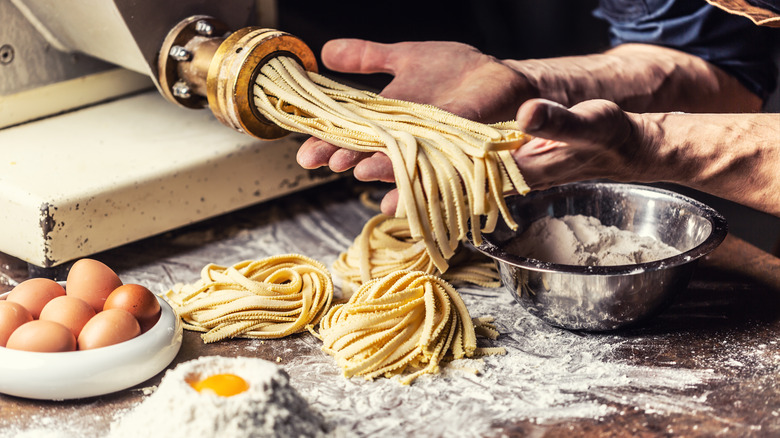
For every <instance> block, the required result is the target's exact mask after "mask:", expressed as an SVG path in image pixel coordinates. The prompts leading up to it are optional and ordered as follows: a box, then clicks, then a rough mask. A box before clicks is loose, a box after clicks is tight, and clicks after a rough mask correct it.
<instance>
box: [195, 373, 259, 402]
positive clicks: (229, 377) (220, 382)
mask: <svg viewBox="0 0 780 438" xmlns="http://www.w3.org/2000/svg"><path fill="white" fill-rule="evenodd" d="M189 383H190V386H192V387H193V388H194V389H195V390H196V391H198V392H200V393H202V394H214V395H219V396H222V397H230V396H233V395H236V394H241V393H242V392H244V391H246V390H247V389H249V384H248V383H247V382H246V380H244V379H242V378H241V377H239V376H237V375H235V374H215V375H213V376H209V377H206V378H205V379H203V380H198V381H197V382H189Z"/></svg>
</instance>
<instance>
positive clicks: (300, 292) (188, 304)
mask: <svg viewBox="0 0 780 438" xmlns="http://www.w3.org/2000/svg"><path fill="white" fill-rule="evenodd" d="M164 296H165V298H166V299H167V301H168V302H169V303H171V305H172V307H173V308H174V310H175V311H176V313H177V314H178V315H179V316H180V317H181V318H182V320H183V322H184V328H185V329H188V330H194V331H200V332H205V333H204V334H203V335H201V337H202V338H203V341H204V342H206V343H210V342H216V341H219V340H222V339H225V338H230V337H244V338H259V339H269V338H280V337H283V336H287V335H290V334H293V333H297V332H300V331H303V330H306V328H307V326H310V325H315V324H317V322H319V320H320V318H322V315H324V313H325V312H326V311H327V309H328V308H329V307H330V303H331V301H332V299H333V282H332V280H331V277H330V273H329V272H328V270H327V269H326V268H325V266H324V265H323V264H322V263H320V262H318V261H316V260H312V259H310V258H308V257H305V256H302V255H297V254H288V255H278V256H272V257H268V258H265V259H262V260H256V261H253V260H247V261H243V262H240V263H237V264H235V265H233V266H230V267H223V266H218V265H215V264H209V265H206V266H205V267H204V268H203V270H202V271H201V278H200V280H199V281H197V282H196V283H194V284H192V285H181V284H177V285H176V286H174V287H173V289H171V290H169V291H168V292H166V293H165V294H164Z"/></svg>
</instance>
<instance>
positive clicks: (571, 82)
mask: <svg viewBox="0 0 780 438" xmlns="http://www.w3.org/2000/svg"><path fill="white" fill-rule="evenodd" d="M503 62H504V63H505V64H506V65H508V66H510V67H512V68H513V69H514V70H516V71H517V72H518V73H519V74H521V75H523V76H524V77H525V78H526V80H527V81H528V82H529V83H530V85H531V87H532V88H533V89H535V90H536V94H537V96H539V97H542V98H544V99H548V100H552V101H554V102H558V103H560V104H563V105H565V106H573V105H575V104H577V103H579V102H582V101H585V100H589V99H607V100H611V101H613V102H615V103H617V104H618V105H620V107H621V108H623V109H625V110H626V111H634V112H660V111H665V112H666V111H685V112H711V113H721V112H735V113H736V112H756V111H759V110H760V109H761V105H762V102H761V99H760V98H759V97H758V96H756V95H755V94H753V93H751V92H750V91H748V90H747V89H746V88H745V87H744V86H743V85H742V84H740V83H739V81H737V80H736V79H735V78H734V77H732V76H730V75H729V74H727V73H726V72H724V71H723V70H721V69H719V68H718V67H716V66H714V65H712V64H710V63H708V62H707V61H705V60H703V59H701V58H699V57H697V56H694V55H690V54H688V53H685V52H680V51H677V50H674V49H669V48H665V47H661V46H654V45H648V44H623V45H620V46H617V47H615V48H613V49H611V50H609V51H607V52H604V53H601V54H593V55H586V56H572V57H562V58H550V59H539V60H535V59H531V60H522V61H516V60H505V61H503ZM518 106H519V103H518Z"/></svg>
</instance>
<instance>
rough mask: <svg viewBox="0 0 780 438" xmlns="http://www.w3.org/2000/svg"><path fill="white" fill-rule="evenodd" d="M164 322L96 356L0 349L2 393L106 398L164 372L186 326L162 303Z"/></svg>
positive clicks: (90, 352) (41, 397)
mask: <svg viewBox="0 0 780 438" xmlns="http://www.w3.org/2000/svg"><path fill="white" fill-rule="evenodd" d="M157 300H158V301H160V307H161V314H160V320H159V321H157V324H155V325H154V327H152V328H151V329H149V331H147V332H146V333H144V334H142V335H140V336H137V337H135V338H133V339H130V340H129V341H125V342H122V343H120V344H115V345H109V346H108V347H102V348H96V349H94V350H84V351H69V352H65V353H37V352H29V351H20V350H11V349H9V348H3V347H0V392H1V393H4V394H8V395H14V396H18V397H25V398H32V399H39V400H65V399H75V398H85V397H93V396H97V395H103V394H108V393H112V392H116V391H120V390H122V389H126V388H129V387H131V386H134V385H137V384H139V383H141V382H143V381H145V380H147V379H150V378H152V377H154V376H155V375H156V374H157V373H159V372H160V371H162V370H163V369H165V367H167V366H168V365H169V364H170V363H171V361H173V358H174V357H176V354H177V353H178V352H179V348H181V342H182V325H181V321H180V320H179V318H178V317H177V316H176V313H175V312H174V311H173V309H172V308H171V306H170V305H169V304H168V303H167V302H165V300H163V299H162V298H160V297H157Z"/></svg>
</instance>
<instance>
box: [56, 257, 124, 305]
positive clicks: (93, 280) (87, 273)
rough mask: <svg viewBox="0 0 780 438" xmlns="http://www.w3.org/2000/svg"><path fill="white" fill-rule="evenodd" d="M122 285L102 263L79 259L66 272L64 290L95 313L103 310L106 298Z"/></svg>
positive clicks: (114, 274)
mask: <svg viewBox="0 0 780 438" xmlns="http://www.w3.org/2000/svg"><path fill="white" fill-rule="evenodd" d="M121 285H122V281H121V280H120V279H119V276H117V275H116V273H115V272H114V271H113V270H111V268H109V267H108V266H106V265H104V264H103V263H101V262H99V261H97V260H92V259H81V260H79V261H77V262H76V263H74V264H73V266H72V267H71V268H70V272H68V279H67V281H66V282H65V289H66V290H67V292H68V295H70V296H72V297H75V298H78V299H80V300H84V301H86V302H87V303H88V304H89V305H90V306H92V309H94V310H95V313H97V312H100V311H101V310H103V303H104V302H105V301H106V297H108V295H109V294H110V293H111V292H112V291H113V290H114V289H116V288H118V287H119V286H121Z"/></svg>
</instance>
